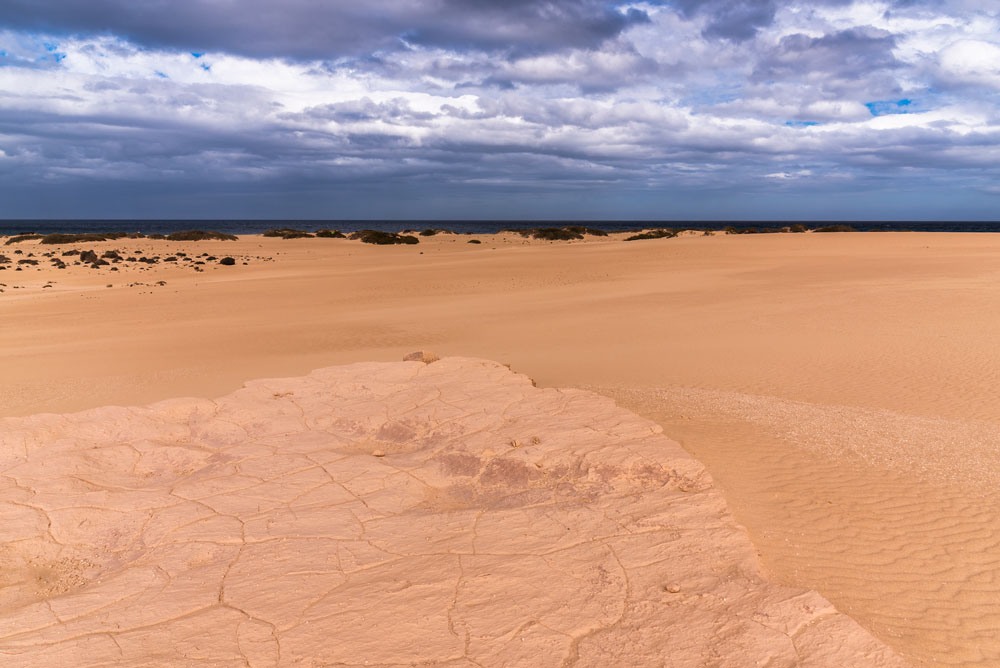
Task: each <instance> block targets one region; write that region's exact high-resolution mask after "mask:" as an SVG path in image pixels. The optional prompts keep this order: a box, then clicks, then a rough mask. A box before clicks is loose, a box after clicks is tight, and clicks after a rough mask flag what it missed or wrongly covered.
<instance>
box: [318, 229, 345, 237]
mask: <svg viewBox="0 0 1000 668" xmlns="http://www.w3.org/2000/svg"><path fill="white" fill-rule="evenodd" d="M316 236H317V237H320V238H322V239H346V238H347V235H346V234H344V233H343V232H341V231H340V230H317V231H316Z"/></svg>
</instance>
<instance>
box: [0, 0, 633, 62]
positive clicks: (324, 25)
mask: <svg viewBox="0 0 1000 668" xmlns="http://www.w3.org/2000/svg"><path fill="white" fill-rule="evenodd" d="M644 21H648V16H647V15H646V14H645V13H644V12H642V11H641V10H638V9H631V10H626V11H618V10H617V9H615V8H614V7H613V6H610V5H608V3H606V2H603V1H601V0H562V1H560V0H367V1H366V2H357V3H348V2H315V1H314V0H283V1H282V2H274V1H273V0H241V1H240V2H238V3H234V2H222V1H220V0H173V1H171V2H135V1H134V0H88V2H77V1H76V0H6V1H5V2H4V3H2V4H0V25H6V26H8V27H10V28H13V29H17V30H31V31H41V32H47V33H52V34H64V35H67V34H68V35H83V36H86V35H105V34H114V35H117V36H120V37H122V38H125V39H127V40H129V41H131V42H133V43H135V44H139V45H143V46H147V47H153V48H176V49H181V50H185V51H195V52H200V51H225V52H228V53H233V54H240V55H245V56H251V57H258V58H259V57H287V58H297V59H320V60H322V59H336V58H341V57H353V56H358V55H362V54H366V53H370V52H373V51H384V50H394V49H399V48H401V47H402V46H403V45H404V44H406V43H410V44H417V45H424V46H438V47H449V48H458V49H478V50H484V51H503V50H513V51H517V52H527V53H536V52H546V51H551V50H553V49H560V48H566V47H575V48H586V47H593V46H596V45H598V44H600V43H601V42H603V41H604V40H606V39H609V38H612V37H615V36H616V35H618V34H620V33H621V32H622V31H623V30H624V29H625V28H627V27H628V26H630V25H634V24H638V23H642V22H644Z"/></svg>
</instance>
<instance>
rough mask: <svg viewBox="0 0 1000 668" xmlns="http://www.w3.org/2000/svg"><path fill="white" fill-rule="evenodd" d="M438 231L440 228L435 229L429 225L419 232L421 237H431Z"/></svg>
mask: <svg viewBox="0 0 1000 668" xmlns="http://www.w3.org/2000/svg"><path fill="white" fill-rule="evenodd" d="M439 231H440V230H435V229H433V228H431V227H428V228H427V229H426V230H423V231H421V232H420V236H422V237H433V236H434V235H435V234H437V233H438V232H439Z"/></svg>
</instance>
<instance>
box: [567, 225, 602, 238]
mask: <svg viewBox="0 0 1000 668" xmlns="http://www.w3.org/2000/svg"><path fill="white" fill-rule="evenodd" d="M563 229H564V230H566V231H568V232H576V233H577V234H589V235H590V236H592V237H606V236H608V233H607V232H605V231H604V230H599V229H597V228H596V227H584V226H583V225H567V226H566V227H564V228H563Z"/></svg>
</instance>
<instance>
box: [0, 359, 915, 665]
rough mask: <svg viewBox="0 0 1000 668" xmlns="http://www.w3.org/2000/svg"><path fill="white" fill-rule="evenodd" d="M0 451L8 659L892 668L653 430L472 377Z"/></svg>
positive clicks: (305, 390) (0, 429) (326, 390)
mask: <svg viewBox="0 0 1000 668" xmlns="http://www.w3.org/2000/svg"><path fill="white" fill-rule="evenodd" d="M428 359H429V358H428ZM0 461H2V467H3V475H2V477H0V499H2V502H0V514H2V516H3V520H4V521H3V522H2V524H0V532H2V533H0V554H2V556H3V563H5V564H7V566H6V567H5V569H4V570H3V575H2V577H3V581H2V582H0V584H2V587H0V629H3V631H2V632H0V657H2V662H3V664H4V666H9V667H11V668H14V667H18V666H25V667H27V666H38V665H46V666H74V667H75V666H110V665H115V666H153V665H157V666H182V665H183V666H208V665H211V666H230V665H232V666H246V665H249V666H255V667H256V666H279V665H281V666H284V665H314V666H319V665H331V664H336V665H345V666H361V665H368V666H378V665H381V666H388V665H399V664H407V665H410V664H412V663H421V665H439V666H546V665H550V666H571V665H572V666H588V665H589V666H607V665H617V666H649V665H669V666H678V667H681V666H692V667H694V666H703V665H713V666H734V667H735V666H750V665H767V666H775V667H778V666H857V667H858V668H861V667H866V668H867V667H880V666H904V665H907V664H906V663H905V662H904V661H903V660H902V659H900V658H899V657H898V656H896V655H895V654H894V653H893V652H892V651H891V650H890V649H888V648H887V647H886V646H885V645H883V644H881V643H880V642H878V641H876V640H875V639H874V638H873V637H872V636H871V635H869V634H868V633H867V632H866V631H864V630H863V629H862V628H861V627H859V626H858V625H857V624H856V623H855V622H854V621H852V620H851V619H850V618H849V617H847V616H846V615H843V614H841V613H839V612H837V611H836V610H835V609H834V607H833V606H832V605H831V604H830V603H829V602H827V601H826V600H825V599H824V598H823V597H821V596H820V595H819V594H817V593H815V592H812V591H806V590H802V589H798V588H791V587H785V586H781V585H777V584H774V583H771V582H768V581H767V580H766V579H765V578H764V577H763V576H762V573H761V571H760V568H759V566H758V561H757V555H756V553H755V551H754V549H753V547H752V545H751V543H750V541H749V539H748V538H747V535H746V533H745V531H744V530H743V529H742V528H741V527H740V526H739V525H738V524H736V523H735V521H734V520H733V518H732V516H731V515H730V513H729V512H728V511H727V509H726V505H725V502H724V500H723V498H722V496H721V494H720V493H719V492H718V491H717V490H716V489H715V488H714V486H713V484H712V479H711V477H710V476H709V475H708V473H707V471H706V470H705V469H704V467H703V466H702V465H701V464H699V463H698V462H697V461H696V460H694V459H693V458H692V457H691V456H690V455H688V454H687V453H685V452H684V451H683V450H682V449H681V448H680V446H679V445H677V444H676V443H675V442H673V441H671V440H669V439H668V438H667V437H666V436H664V435H663V433H662V429H661V428H660V427H658V426H657V425H656V424H654V423H652V422H649V421H647V420H644V419H642V418H640V417H638V416H636V415H634V414H632V413H629V412H628V411H626V410H624V409H622V408H619V407H617V406H616V405H615V404H614V402H612V401H611V400H609V399H607V398H604V397H601V396H598V395H595V394H593V393H590V392H585V391H581V390H557V389H539V388H536V387H534V385H533V383H532V382H531V381H530V379H528V378H527V377H525V376H521V375H518V374H515V373H513V372H511V371H510V370H509V369H507V368H506V367H504V366H502V365H500V364H497V363H494V362H487V361H483V360H477V359H469V358H445V359H443V360H440V361H437V362H434V363H433V364H425V363H423V362H418V361H414V362H398V363H366V364H355V365H350V366H344V367H331V368H326V369H320V370H317V371H314V372H312V373H311V374H309V375H308V376H305V377H299V378H283V379H269V380H259V381H253V382H250V383H247V384H246V385H245V386H244V388H243V389H241V390H238V391H236V392H235V393H233V394H230V395H227V396H225V397H222V398H219V399H216V400H205V399H179V400H169V401H163V402H159V403H156V404H153V405H151V406H148V407H144V408H118V407H106V408H99V409H92V410H87V411H84V412H81V413H76V414H68V415H54V414H48V415H36V416H30V417H24V418H5V419H3V420H0Z"/></svg>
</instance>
